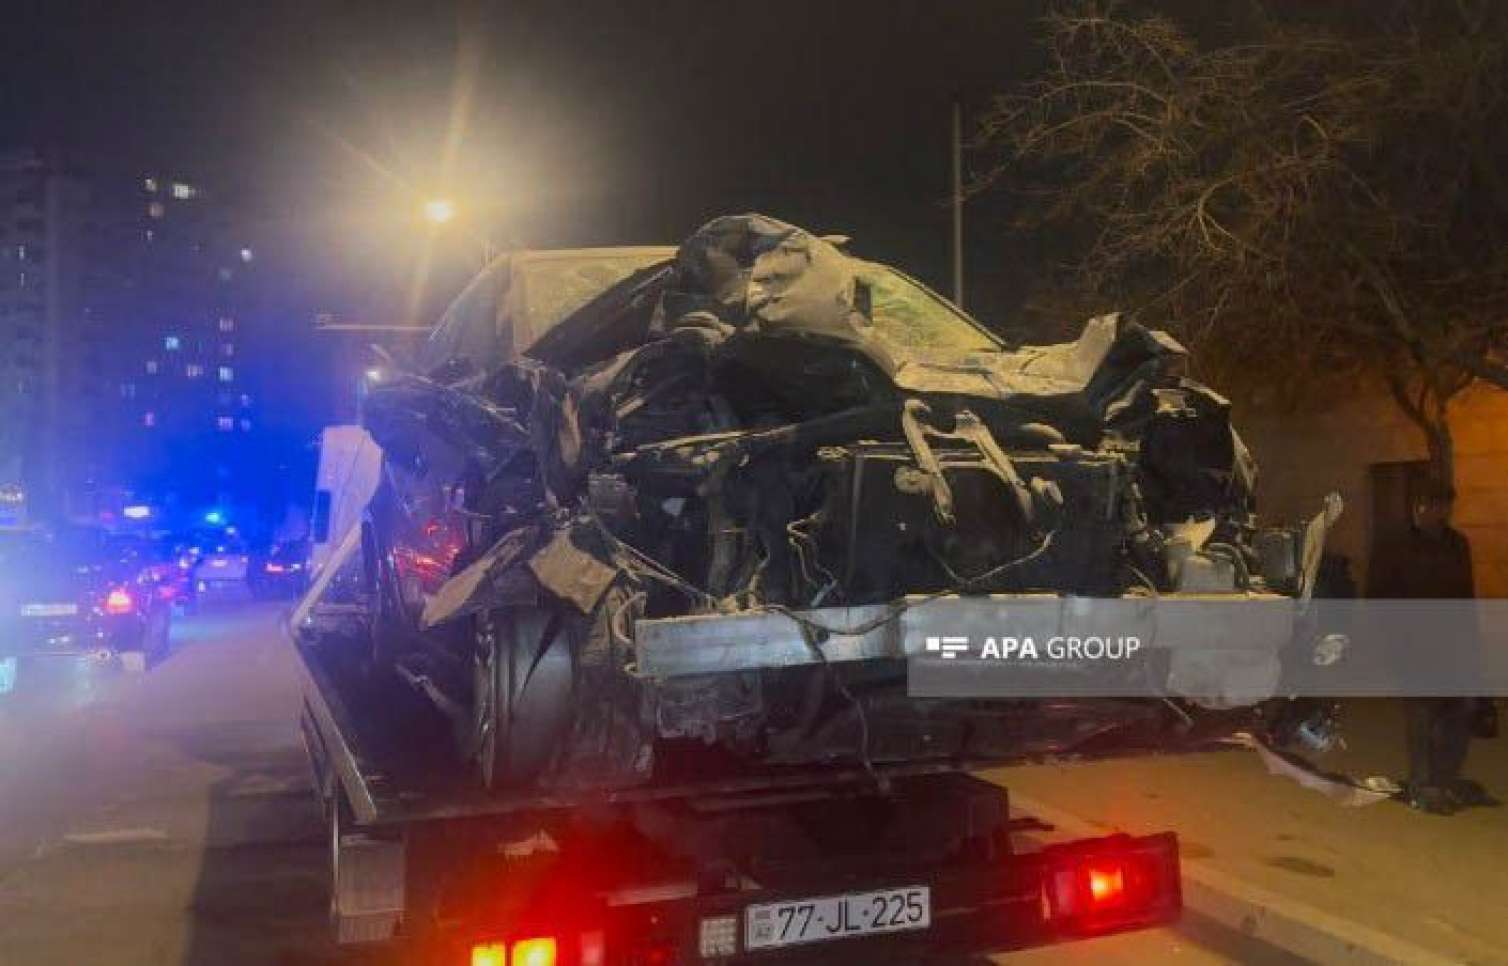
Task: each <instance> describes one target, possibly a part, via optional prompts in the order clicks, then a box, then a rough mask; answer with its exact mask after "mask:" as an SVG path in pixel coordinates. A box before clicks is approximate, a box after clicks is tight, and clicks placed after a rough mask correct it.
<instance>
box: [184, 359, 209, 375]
mask: <svg viewBox="0 0 1508 966" xmlns="http://www.w3.org/2000/svg"><path fill="white" fill-rule="evenodd" d="M183 374H184V375H185V376H188V377H189V378H190V379H198V378H199V377H200V376H202V375H204V367H203V366H201V365H198V364H197V363H192V362H191V363H189V364H188V365H186V366H184V367H183Z"/></svg>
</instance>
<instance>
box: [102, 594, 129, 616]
mask: <svg viewBox="0 0 1508 966" xmlns="http://www.w3.org/2000/svg"><path fill="white" fill-rule="evenodd" d="M135 606H136V601H134V600H132V599H131V595H130V594H129V593H128V592H127V591H126V589H125V588H124V587H117V588H115V589H114V590H112V591H110V593H109V594H108V595H107V596H106V597H105V613H107V614H116V615H119V614H129V613H131V610H132V609H133V608H134V607H135Z"/></svg>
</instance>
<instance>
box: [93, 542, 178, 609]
mask: <svg viewBox="0 0 1508 966" xmlns="http://www.w3.org/2000/svg"><path fill="white" fill-rule="evenodd" d="M106 539H107V543H108V545H109V548H110V550H109V552H110V553H111V554H112V555H114V556H116V557H118V558H119V559H120V560H121V562H122V563H123V564H132V565H135V566H138V567H140V569H141V573H142V575H143V578H144V580H145V582H147V583H150V584H151V586H152V592H153V593H154V594H155V595H156V596H158V597H160V598H162V599H163V600H166V601H167V602H168V603H169V604H170V605H172V606H174V607H176V608H180V609H182V610H183V611H185V612H187V611H192V610H193V607H194V583H193V580H192V579H191V573H190V571H191V570H192V569H193V561H192V560H191V559H190V558H188V557H187V556H185V555H184V554H183V553H182V552H181V550H180V548H179V547H178V546H177V545H176V544H175V543H174V542H173V540H172V539H171V538H170V537H169V538H156V539H154V538H153V537H150V536H145V535H139V534H112V535H110V536H109V537H107V538H106Z"/></svg>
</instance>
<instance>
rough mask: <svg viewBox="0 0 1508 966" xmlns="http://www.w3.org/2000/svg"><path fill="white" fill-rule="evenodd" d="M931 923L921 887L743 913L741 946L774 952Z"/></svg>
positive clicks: (928, 895)
mask: <svg viewBox="0 0 1508 966" xmlns="http://www.w3.org/2000/svg"><path fill="white" fill-rule="evenodd" d="M930 925H932V890H931V889H929V888H927V887H926V886H907V887H905V888H900V889H881V890H879V891H877V892H850V893H847V894H844V895H836V896H818V897H816V898H813V899H796V900H791V901H787V902H769V903H763V904H761V905H756V906H749V907H748V909H746V910H744V948H745V949H748V950H755V949H774V948H777V947H780V946H795V945H799V944H801V943H814V942H824V941H826V940H829V939H852V938H855V937H858V936H874V935H878V934H879V933H887V932H905V931H908V930H912V929H926V928H927V927H928V926H930Z"/></svg>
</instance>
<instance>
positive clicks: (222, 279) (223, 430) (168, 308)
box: [88, 173, 259, 504]
mask: <svg viewBox="0 0 1508 966" xmlns="http://www.w3.org/2000/svg"><path fill="white" fill-rule="evenodd" d="M97 194H98V196H99V200H98V205H97V209H98V211H99V214H100V219H101V220H100V225H99V230H98V232H97V233H96V235H95V241H96V245H97V247H98V249H99V250H98V251H97V252H96V253H95V258H94V260H93V264H94V271H93V272H92V275H91V279H90V286H89V306H88V311H89V314H90V316H91V318H95V319H101V320H107V323H106V324H107V327H108V328H109V330H110V332H111V333H112V340H111V358H110V364H109V365H108V366H107V367H106V368H105V369H104V370H103V371H102V373H101V375H102V377H103V378H102V380H101V382H102V384H103V385H104V386H105V387H106V388H107V391H108V392H109V393H110V395H111V397H112V398H111V400H110V403H109V405H108V406H105V407H102V412H101V425H102V426H103V427H105V433H104V435H105V437H106V438H107V439H108V441H109V442H108V445H106V446H104V447H102V453H101V455H102V457H103V459H102V460H101V467H100V469H99V472H98V478H99V479H101V480H106V479H110V480H114V481H126V482H128V483H129V485H130V486H131V488H132V490H133V492H134V494H135V496H136V498H138V499H145V500H149V501H158V502H164V503H169V504H176V503H183V504H208V503H215V502H219V501H223V500H225V499H228V498H229V497H228V493H229V492H230V491H233V490H234V489H235V488H236V482H237V480H238V479H239V478H240V477H241V476H242V475H243V474H244V472H245V470H246V468H247V463H248V462H249V461H250V460H251V457H250V456H249V453H250V451H251V450H253V449H254V448H255V447H254V446H253V445H251V443H252V439H251V437H252V436H253V434H255V432H256V430H257V428H258V422H259V421H258V418H257V415H256V408H257V400H256V398H255V396H254V394H253V391H252V386H251V382H252V380H250V379H249V378H248V376H247V371H246V349H247V330H248V326H249V325H250V324H251V319H252V317H253V316H255V314H256V312H255V302H256V297H257V292H258V288H257V281H258V280H257V278H256V274H257V266H256V254H255V252H254V250H253V249H252V247H251V246H250V245H249V243H248V242H247V241H246V239H245V238H244V237H242V236H240V235H239V234H238V232H237V229H236V226H235V222H234V220H233V219H232V217H231V212H230V209H229V207H228V206H227V205H226V204H224V203H223V202H222V201H220V200H219V199H217V198H215V197H214V196H213V194H211V193H210V192H207V191H206V190H205V189H204V188H203V187H201V186H200V185H199V184H198V183H196V182H194V181H192V180H190V179H188V178H185V177H181V176H173V175H170V174H163V173H149V174H145V175H142V176H140V177H136V178H130V179H125V178H122V179H118V180H115V181H111V182H108V183H107V182H105V181H104V180H103V179H101V180H100V181H99V182H98V184H97Z"/></svg>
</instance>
